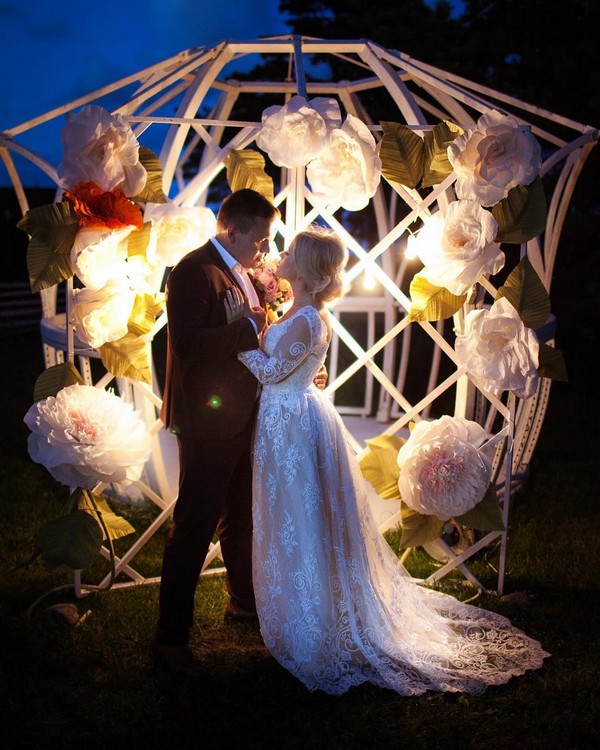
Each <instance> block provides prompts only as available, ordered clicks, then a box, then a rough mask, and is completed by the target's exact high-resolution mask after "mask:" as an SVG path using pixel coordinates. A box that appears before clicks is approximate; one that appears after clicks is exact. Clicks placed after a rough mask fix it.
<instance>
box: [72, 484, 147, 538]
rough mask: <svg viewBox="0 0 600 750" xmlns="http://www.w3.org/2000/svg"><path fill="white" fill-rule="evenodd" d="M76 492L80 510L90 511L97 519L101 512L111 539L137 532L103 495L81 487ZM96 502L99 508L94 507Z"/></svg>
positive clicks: (103, 535) (103, 536) (104, 536)
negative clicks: (115, 511) (112, 507)
mask: <svg viewBox="0 0 600 750" xmlns="http://www.w3.org/2000/svg"><path fill="white" fill-rule="evenodd" d="M75 493H76V495H77V507H78V508H79V509H80V510H84V511H85V512H86V513H89V514H90V516H91V517H92V518H94V519H96V520H97V519H98V512H99V513H100V515H101V516H102V520H103V521H104V524H105V526H106V530H107V531H108V537H109V539H121V538H122V537H124V536H128V535H129V534H133V533H134V532H135V529H134V528H133V526H132V525H131V524H130V523H129V522H128V521H127V520H126V519H125V518H123V517H122V516H118V515H117V514H116V513H114V512H113V511H112V510H111V507H110V506H109V504H108V502H107V501H106V499H105V498H104V497H102V496H101V495H96V494H94V493H93V492H90V491H89V490H84V489H82V488H81V487H79V488H78V489H77V490H75ZM92 498H93V499H92ZM94 502H95V503H96V507H97V509H98V510H96V508H95V507H94ZM100 528H101V529H102V524H100ZM102 538H103V540H104V541H106V535H105V534H104V529H102Z"/></svg>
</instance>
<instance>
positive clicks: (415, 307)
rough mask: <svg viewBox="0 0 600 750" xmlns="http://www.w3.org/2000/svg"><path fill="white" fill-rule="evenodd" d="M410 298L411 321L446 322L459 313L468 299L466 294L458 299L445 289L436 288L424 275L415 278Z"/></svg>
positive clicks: (409, 315)
mask: <svg viewBox="0 0 600 750" xmlns="http://www.w3.org/2000/svg"><path fill="white" fill-rule="evenodd" d="M410 297H411V301H412V305H411V307H410V310H409V313H408V317H409V320H410V321H426V320H429V321H433V320H445V319H446V318H450V317H451V316H452V315H454V313H456V312H458V311H459V310H460V308H461V307H462V306H463V305H464V303H465V301H466V299H467V295H466V294H461V295H460V296H458V297H457V296H456V295H455V294H451V293H450V292H449V291H448V290H447V289H446V288H445V287H440V286H434V285H433V284H431V283H430V282H429V281H428V280H427V278H426V277H425V276H424V275H423V274H422V273H417V274H415V276H414V277H413V280H412V281H411V284H410Z"/></svg>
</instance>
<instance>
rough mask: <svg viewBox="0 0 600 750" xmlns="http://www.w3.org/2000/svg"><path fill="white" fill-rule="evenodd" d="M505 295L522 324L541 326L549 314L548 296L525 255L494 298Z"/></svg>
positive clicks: (534, 326) (532, 326) (531, 326)
mask: <svg viewBox="0 0 600 750" xmlns="http://www.w3.org/2000/svg"><path fill="white" fill-rule="evenodd" d="M500 297H506V299H507V300H508V301H509V302H510V303H511V305H512V306H513V307H514V308H515V310H516V311H517V312H518V313H519V316H520V318H521V320H522V321H523V323H524V325H526V326H528V327H529V328H541V326H543V325H544V323H545V322H546V321H547V320H548V316H549V315H550V309H551V308H550V297H549V295H548V292H547V291H546V287H545V286H544V285H543V283H542V280H541V279H540V277H539V276H538V275H537V273H536V272H535V269H534V268H533V266H532V265H531V261H530V260H529V258H528V257H527V256H525V257H524V258H522V260H521V262H520V263H519V264H518V265H517V266H515V268H513V270H512V271H511V273H510V275H509V277H508V278H507V279H506V281H505V282H504V284H503V285H502V286H501V287H500V289H499V290H498V294H497V295H496V299H500Z"/></svg>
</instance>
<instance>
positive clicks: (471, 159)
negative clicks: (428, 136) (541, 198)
mask: <svg viewBox="0 0 600 750" xmlns="http://www.w3.org/2000/svg"><path fill="white" fill-rule="evenodd" d="M448 160H449V162H450V164H451V165H452V169H454V171H455V172H456V175H457V179H456V185H455V190H456V195H457V196H458V197H459V198H464V199H466V200H476V201H477V202H478V203H480V204H481V205H482V206H493V205H494V204H495V203H498V201H501V200H502V199H503V198H504V197H506V195H507V194H508V191H509V190H511V188H513V187H515V186H516V185H529V184H530V183H531V182H533V180H534V179H535V178H536V177H537V176H538V175H539V173H540V168H541V164H542V149H541V147H540V144H539V143H538V141H537V140H536V138H535V137H534V136H533V135H532V133H531V129H530V128H529V126H527V125H519V123H518V122H517V120H515V118H514V117H511V116H509V115H502V114H500V112H495V111H491V112H488V113H487V114H485V115H483V116H482V117H480V118H479V120H478V121H477V124H476V126H475V128H472V129H471V130H467V132H466V133H464V134H463V135H459V136H458V138H456V139H455V140H454V141H453V142H452V143H451V144H450V146H448Z"/></svg>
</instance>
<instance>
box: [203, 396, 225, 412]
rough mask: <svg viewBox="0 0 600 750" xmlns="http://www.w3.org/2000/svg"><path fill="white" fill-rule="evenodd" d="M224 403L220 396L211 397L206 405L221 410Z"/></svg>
mask: <svg viewBox="0 0 600 750" xmlns="http://www.w3.org/2000/svg"><path fill="white" fill-rule="evenodd" d="M222 403H223V402H222V401H221V397H220V396H211V397H210V398H209V399H208V401H207V402H206V405H207V406H209V407H210V408H211V409H220V408H221V404H222Z"/></svg>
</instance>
